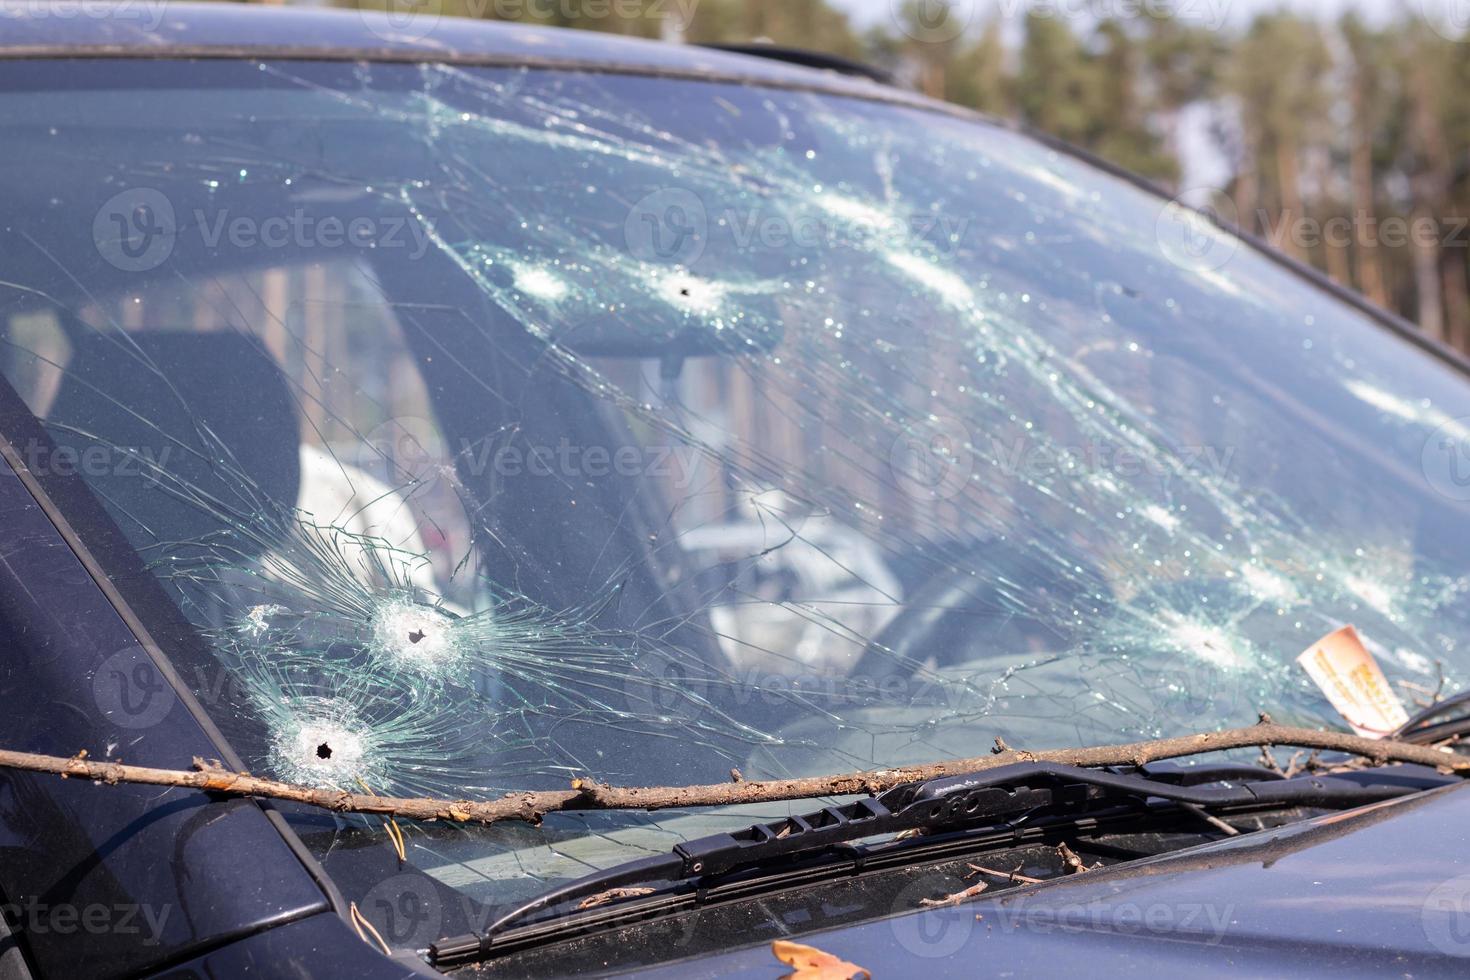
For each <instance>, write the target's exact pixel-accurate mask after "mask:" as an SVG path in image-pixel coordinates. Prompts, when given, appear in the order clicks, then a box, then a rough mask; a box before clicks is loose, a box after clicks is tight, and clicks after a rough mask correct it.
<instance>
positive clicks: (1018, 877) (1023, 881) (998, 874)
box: [969, 864, 1041, 885]
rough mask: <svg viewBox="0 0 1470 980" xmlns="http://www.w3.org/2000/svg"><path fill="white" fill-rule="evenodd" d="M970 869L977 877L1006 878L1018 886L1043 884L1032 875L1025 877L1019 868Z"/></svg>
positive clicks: (975, 865)
mask: <svg viewBox="0 0 1470 980" xmlns="http://www.w3.org/2000/svg"><path fill="white" fill-rule="evenodd" d="M969 867H970V870H971V871H973V872H974V873H975V874H977V875H989V876H990V877H992V878H1004V879H1006V880H1007V881H1009V882H1011V883H1012V884H1017V885H1039V884H1041V879H1040V878H1033V877H1031V876H1030V875H1023V874H1021V869H1020V868H1019V867H1017V868H1016V870H1015V871H996V870H995V869H994V868H984V867H981V866H980V865H978V864H972V865H970V866H969Z"/></svg>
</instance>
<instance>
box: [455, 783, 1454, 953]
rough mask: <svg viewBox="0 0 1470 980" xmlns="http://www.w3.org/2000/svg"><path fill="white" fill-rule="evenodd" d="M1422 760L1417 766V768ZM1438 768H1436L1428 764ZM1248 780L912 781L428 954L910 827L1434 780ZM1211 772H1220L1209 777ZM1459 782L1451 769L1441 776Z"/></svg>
mask: <svg viewBox="0 0 1470 980" xmlns="http://www.w3.org/2000/svg"><path fill="white" fill-rule="evenodd" d="M1413 768H1416V769H1417V768H1418V767H1413ZM1424 772H1425V773H1426V774H1428V775H1430V776H1433V775H1434V774H1433V772H1432V771H1431V770H1424ZM1251 775H1255V776H1256V777H1257V778H1254V779H1250V778H1244V777H1245V776H1246V773H1244V772H1243V771H1242V768H1241V767H1239V766H1230V767H1220V768H1218V769H1217V768H1214V767H1200V768H1198V769H1186V768H1180V769H1174V770H1164V771H1150V772H1148V773H1147V774H1146V775H1134V774H1131V773H1121V772H1115V771H1111V770H1103V769H1083V768H1079V767H1076V766H1068V765H1061V764H1057V763H1049V762H1022V763H1017V764H1015V765H1010V766H1002V767H998V768H996V769H992V770H989V771H986V772H980V773H974V774H971V775H964V776H949V777H945V778H942V779H933V780H928V781H925V782H918V783H907V784H905V785H903V786H898V787H895V788H894V789H891V790H889V791H888V792H886V793H883V794H881V795H879V796H876V797H869V798H864V799H859V800H857V801H855V802H852V803H847V804H843V805H840V806H829V807H824V808H823V809H821V810H817V811H815V812H812V813H808V814H804V815H801V816H792V817H788V818H786V819H783V820H778V821H775V822H773V823H758V824H753V825H751V826H750V827H748V828H746V829H745V830H741V831H737V832H735V833H728V834H712V835H710V836H708V837H700V838H697V839H694V840H689V841H685V842H683V843H681V844H677V845H675V846H674V848H673V850H672V851H670V852H669V853H668V854H662V855H654V856H652V857H647V858H640V859H638V860H635V861H630V862H628V863H626V864H622V865H618V866H617V867H614V868H609V869H607V870H605V871H598V872H595V873H593V874H591V875H588V876H586V877H584V878H580V879H577V880H576V881H572V882H569V883H567V884H565V885H561V886H559V887H557V888H553V889H551V890H550V891H547V892H545V893H543V894H542V895H539V896H537V897H536V898H534V899H532V900H531V901H529V902H526V903H525V904H523V905H521V906H519V907H518V908H516V909H514V910H513V911H511V912H510V913H509V914H507V915H504V916H502V917H501V918H500V919H498V920H497V921H496V922H494V923H493V924H492V925H491V926H490V927H489V928H488V929H486V930H485V932H484V933H483V934H482V935H470V936H461V937H456V938H453V939H444V940H440V941H439V942H437V943H435V944H433V945H432V946H431V947H430V948H429V961H430V962H431V963H432V964H433V965H435V966H436V967H438V966H453V965H456V964H460V963H465V962H471V961H474V960H478V959H483V958H485V957H488V956H490V955H491V953H492V951H493V947H494V943H495V939H496V937H497V936H498V935H500V934H502V933H504V932H505V931H507V930H508V929H509V928H510V927H512V926H514V925H516V924H518V923H521V922H522V921H523V920H525V919H526V918H527V917H528V916H530V915H533V914H535V913H536V912H540V911H544V910H546V909H550V908H553V907H556V906H559V905H564V904H567V903H570V902H575V901H578V900H580V899H586V898H590V897H592V896H595V895H602V894H603V893H605V892H608V891H611V890H613V889H617V888H626V887H629V886H633V885H639V884H644V885H646V884H650V883H662V882H683V881H692V880H696V879H705V878H710V877H712V876H716V875H721V874H724V873H726V872H730V871H736V870H739V869H743V868H750V867H754V866H758V865H766V864H768V863H770V862H773V861H781V860H784V859H787V858H791V857H794V856H796V855H799V854H807V853H812V852H815V851H822V850H826V849H829V848H834V847H838V846H841V845H844V844H850V843H852V842H854V841H861V840H865V839H867V838H870V837H877V836H882V835H885V834H895V833H900V832H903V831H906V830H926V831H946V830H961V829H966V828H970V827H975V826H986V825H994V824H995V823H996V822H997V820H1004V819H1005V818H1008V817H1013V816H1016V815H1021V814H1030V813H1033V812H1035V811H1041V810H1045V811H1060V812H1063V813H1067V814H1081V813H1085V812H1088V811H1090V810H1092V809H1094V808H1096V807H1098V806H1102V805H1116V804H1117V803H1118V802H1120V801H1123V800H1128V801H1134V802H1138V803H1146V802H1147V801H1149V800H1160V801H1166V802H1170V803H1178V804H1185V805H1188V806H1190V807H1195V808H1200V809H1203V810H1210V809H1218V808H1222V807H1242V806H1245V807H1263V806H1320V807H1345V806H1357V805H1361V804H1365V803H1372V802H1377V801H1379V800H1385V799H1393V798H1395V797H1399V796H1406V795H1409V794H1411V793H1416V792H1419V791H1421V790H1423V789H1425V788H1426V785H1425V781H1424V780H1413V779H1410V780H1405V779H1392V780H1387V781H1383V782H1374V781H1372V779H1371V778H1370V779H1366V780H1365V779H1364V778H1362V777H1363V776H1364V775H1369V776H1371V774H1363V773H1359V774H1356V775H1357V777H1358V778H1354V776H1353V775H1352V774H1348V775H1338V776H1300V777H1296V778H1292V779H1286V778H1283V777H1282V776H1281V775H1279V774H1273V773H1270V772H1269V771H1268V770H1264V769H1263V770H1259V772H1257V773H1253V774H1251ZM1201 778H1204V779H1212V780H1213V782H1212V783H1211V784H1201V783H1200V782H1198V781H1199V780H1200V779H1201ZM1440 781H1445V782H1454V781H1456V780H1455V779H1454V778H1453V777H1436V778H1435V779H1432V780H1429V781H1428V783H1429V785H1431V786H1432V785H1438V784H1439V782H1440Z"/></svg>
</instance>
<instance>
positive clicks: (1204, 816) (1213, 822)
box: [1178, 800, 1240, 837]
mask: <svg viewBox="0 0 1470 980" xmlns="http://www.w3.org/2000/svg"><path fill="white" fill-rule="evenodd" d="M1178 803H1179V806H1180V807H1181V808H1182V809H1185V810H1188V811H1189V812H1190V813H1192V814H1194V815H1195V816H1196V817H1199V818H1200V819H1201V820H1203V821H1204V822H1205V823H1207V824H1209V825H1210V826H1211V827H1214V828H1215V829H1216V830H1218V831H1220V833H1222V834H1224V835H1225V836H1227V837H1236V836H1238V835H1239V834H1240V831H1239V830H1236V829H1235V828H1234V827H1232V826H1230V825H1229V824H1228V823H1226V822H1225V821H1223V820H1221V819H1220V818H1219V817H1217V816H1215V815H1214V814H1212V813H1206V812H1205V809H1204V807H1202V806H1199V805H1198V804H1196V803H1185V802H1184V801H1183V800H1180V801H1178Z"/></svg>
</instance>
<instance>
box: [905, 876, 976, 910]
mask: <svg viewBox="0 0 1470 980" xmlns="http://www.w3.org/2000/svg"><path fill="white" fill-rule="evenodd" d="M989 887H990V885H989V883H987V882H984V881H977V882H976V883H975V884H973V885H971V886H970V887H969V888H966V889H965V890H964V891H961V892H955V893H954V894H953V895H946V896H944V897H943V898H921V899H919V904H920V905H922V906H923V907H924V908H926V909H941V908H944V907H945V906H946V905H959V904H960V903H961V902H967V901H969V900H970V899H972V898H974V897H975V896H976V895H979V894H980V893H981V892H983V891H984V890H985V889H987V888H989Z"/></svg>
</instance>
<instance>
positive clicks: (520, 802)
mask: <svg viewBox="0 0 1470 980" xmlns="http://www.w3.org/2000/svg"><path fill="white" fill-rule="evenodd" d="M1270 745H1283V746H1293V747H1297V748H1307V749H1320V750H1323V751H1328V752H1343V753H1347V754H1349V755H1354V756H1358V757H1361V758H1363V759H1367V760H1368V761H1369V762H1371V763H1373V764H1375V765H1382V764H1384V763H1388V762H1413V763H1418V764H1419V765H1424V766H1431V767H1433V768H1436V769H1441V770H1445V771H1448V772H1458V773H1467V774H1470V758H1466V757H1465V756H1461V755H1457V754H1454V753H1450V752H1444V751H1441V750H1439V749H1435V748H1431V747H1429V746H1425V745H1413V744H1411V743H1408V742H1398V741H1392V740H1389V739H1377V740H1376V739H1370V738H1363V737H1361V736H1358V735H1349V734H1347V733H1345V732H1324V731H1318V730H1315V729H1311V728H1291V727H1288V726H1285V725H1276V724H1259V725H1251V726H1249V727H1247V728H1230V729H1226V730H1224V731H1219V732H1206V733H1202V734H1199V735H1185V736H1182V737H1179V738H1163V739H1157V740H1155V741H1150V742H1132V743H1129V744H1126V745H1103V746H1096V747H1093V748H1085V749H1059V750H1055V751H1049V752H1027V751H1023V750H1018V749H1007V750H1006V751H1004V752H1001V753H999V754H986V755H983V756H977V757H975V758H970V759H952V760H949V761H946V762H937V763H934V764H933V765H927V766H906V767H902V768H895V769H879V770H875V771H871V772H850V773H843V774H840V775H834V776H813V777H807V778H801V779H762V780H745V781H743V782H739V783H728V782H727V783H714V784H710V785H704V786H651V787H617V786H604V785H602V784H600V783H597V782H595V781H593V780H590V779H579V780H576V781H574V782H573V784H572V788H571V789H569V790H542V791H534V792H533V791H526V792H517V793H509V794H507V795H506V796H505V797H503V798H501V799H498V800H481V801H472V800H446V799H432V798H427V797H421V798H412V799H410V798H402V797H391V796H373V795H371V794H367V793H349V792H346V791H344V790H336V789H319V788H315V787H311V786H299V785H296V784H293V783H284V782H280V781H278V780H274V779H265V778H262V777H260V776H252V775H250V774H249V773H237V772H230V771H229V770H226V769H221V768H214V767H211V766H210V765H209V764H208V763H206V762H204V760H202V759H199V760H196V761H195V765H196V767H197V768H196V769H195V771H192V772H189V771H184V770H176V769H154V768H149V767H146V766H128V765H123V764H122V763H119V762H93V761H91V760H90V759H87V758H83V757H77V758H70V759H68V758H63V757H59V756H50V755H36V754H33V753H30V752H12V751H8V750H3V749H0V769H20V770H25V771H28V772H42V773H53V774H56V775H60V776H74V777H79V778H83V779H92V780H96V781H98V782H104V783H139V784H143V785H149V786H180V787H185V788H192V789H198V790H203V791H204V792H207V793H215V794H218V795H221V796H231V797H240V796H255V797H260V798H262V799H274V800H288V801H291V802H295V803H303V804H306V805H308V806H315V807H320V808H322V809H325V810H331V811H333V812H336V813H370V814H380V815H385V816H393V817H397V818H398V819H400V820H448V821H453V822H455V823H481V824H492V823H499V822H502V821H506V820H523V821H527V822H529V823H538V822H539V821H540V820H541V818H542V817H543V816H545V815H546V814H548V813H556V812H559V811H569V810H666V809H670V808H684V807H702V806H733V805H737V804H742V803H776V802H780V801H783V800H798V799H812V798H818V797H824V796H855V795H859V794H874V793H882V792H885V791H886V790H890V789H893V788H894V787H895V786H902V785H903V784H905V783H912V782H917V781H921V780H927V779H938V778H941V777H944V776H958V775H967V774H970V773H977V772H984V771H986V770H990V769H996V768H999V767H1000V766H1007V765H1012V764H1014V763H1017V762H1054V763H1057V764H1060V765H1071V766H1093V767H1096V766H1142V765H1145V764H1147V763H1150V762H1157V761H1159V760H1161V759H1177V758H1180V757H1182V756H1191V755H1199V754H1202V753H1206V752H1221V751H1224V750H1226V749H1240V748H1249V747H1252V746H1270Z"/></svg>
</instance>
